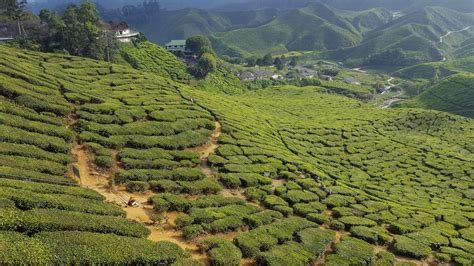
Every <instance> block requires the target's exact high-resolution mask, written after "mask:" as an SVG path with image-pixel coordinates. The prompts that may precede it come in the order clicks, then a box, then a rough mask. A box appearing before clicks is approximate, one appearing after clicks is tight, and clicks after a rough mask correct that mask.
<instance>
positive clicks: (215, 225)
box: [210, 216, 244, 233]
mask: <svg viewBox="0 0 474 266" xmlns="http://www.w3.org/2000/svg"><path fill="white" fill-rule="evenodd" d="M243 225H244V223H243V221H242V218H240V217H233V216H231V217H226V218H222V219H219V220H215V221H213V222H212V223H211V224H210V229H211V232H213V233H224V232H229V231H233V230H235V229H237V228H240V227H242V226H243Z"/></svg>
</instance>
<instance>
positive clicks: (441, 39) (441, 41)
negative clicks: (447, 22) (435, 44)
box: [439, 26, 473, 43]
mask: <svg viewBox="0 0 474 266" xmlns="http://www.w3.org/2000/svg"><path fill="white" fill-rule="evenodd" d="M472 27H473V26H468V27H465V28H464V29H461V30H456V31H448V33H446V34H445V35H443V36H441V37H439V43H443V39H444V38H446V37H448V36H449V35H451V34H452V33H458V32H463V31H467V30H469V29H471V28H472Z"/></svg>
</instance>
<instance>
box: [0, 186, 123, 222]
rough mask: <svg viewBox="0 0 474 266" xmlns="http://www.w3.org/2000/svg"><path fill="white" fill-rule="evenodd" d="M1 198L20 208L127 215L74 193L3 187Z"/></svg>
mask: <svg viewBox="0 0 474 266" xmlns="http://www.w3.org/2000/svg"><path fill="white" fill-rule="evenodd" d="M0 198H6V199H10V200H12V201H14V202H15V205H16V206H17V207H18V208H21V209H24V210H29V209H34V208H53V209H61V210H69V211H78V212H85V213H91V214H99V215H114V216H124V215H125V212H124V211H123V210H121V209H120V208H119V207H117V206H114V205H111V204H107V203H105V202H103V201H99V200H92V199H86V198H80V197H76V196H72V195H62V194H55V195H53V194H41V193H35V192H32V191H28V190H21V189H14V188H8V187H2V188H0Z"/></svg>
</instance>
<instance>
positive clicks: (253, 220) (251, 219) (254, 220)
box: [244, 210, 283, 228]
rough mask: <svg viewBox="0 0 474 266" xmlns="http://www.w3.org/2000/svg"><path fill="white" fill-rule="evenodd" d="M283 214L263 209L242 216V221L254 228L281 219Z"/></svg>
mask: <svg viewBox="0 0 474 266" xmlns="http://www.w3.org/2000/svg"><path fill="white" fill-rule="evenodd" d="M282 218H283V215H282V214H281V213H280V212H278V211H272V210H265V211H262V212H258V213H254V214H251V215H247V216H245V217H244V222H245V223H246V224H247V225H248V226H249V227H250V228H256V227H259V226H262V225H264V224H269V223H271V222H273V221H275V220H277V219H282Z"/></svg>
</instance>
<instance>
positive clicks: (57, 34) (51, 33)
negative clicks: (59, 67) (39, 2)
mask: <svg viewBox="0 0 474 266" xmlns="http://www.w3.org/2000/svg"><path fill="white" fill-rule="evenodd" d="M39 17H40V20H41V24H42V25H43V26H45V27H46V28H47V29H46V33H45V34H46V36H43V38H42V46H43V48H42V49H43V51H48V52H49V51H55V50H62V49H64V48H63V46H64V44H63V41H64V28H65V27H66V25H65V24H64V22H63V20H62V19H61V17H59V15H58V14H57V13H55V12H51V11H49V10H48V9H43V10H41V11H40V14H39Z"/></svg>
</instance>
